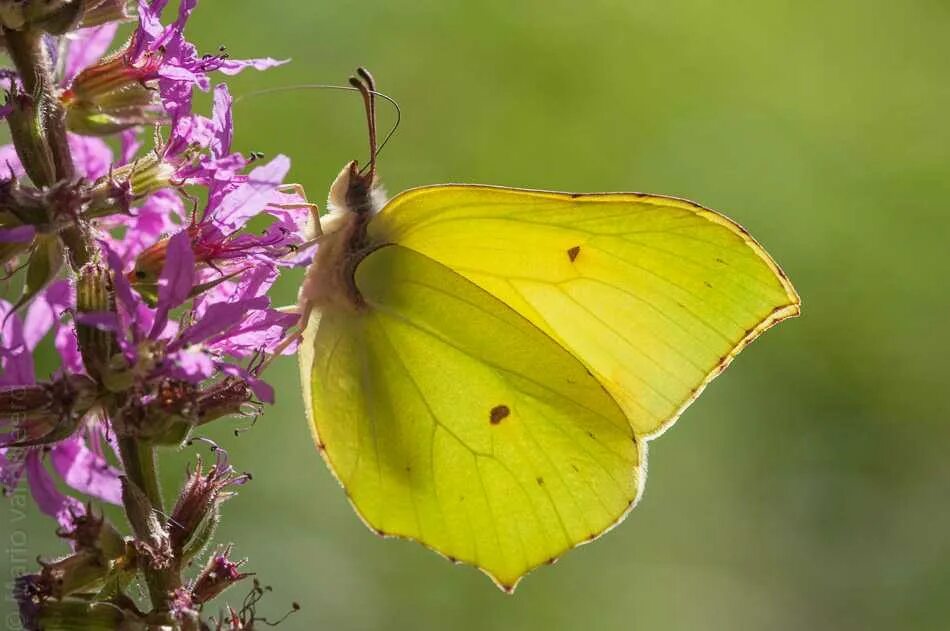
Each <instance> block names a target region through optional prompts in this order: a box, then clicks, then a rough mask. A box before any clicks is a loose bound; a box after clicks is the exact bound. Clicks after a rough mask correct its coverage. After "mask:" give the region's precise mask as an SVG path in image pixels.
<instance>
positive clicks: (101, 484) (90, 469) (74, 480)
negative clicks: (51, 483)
mask: <svg viewBox="0 0 950 631" xmlns="http://www.w3.org/2000/svg"><path fill="white" fill-rule="evenodd" d="M50 461H51V462H52V463H53V467H54V468H55V469H56V471H57V473H59V475H60V476H61V477H62V478H63V481H64V482H66V484H68V485H69V486H71V487H72V488H74V489H76V490H77V491H79V492H80V493H84V494H85V495H91V496H92V497H96V498H99V499H101V500H103V501H105V502H109V503H110V504H121V503H122V485H121V483H120V482H119V475H120V471H119V470H118V469H116V468H115V467H112V466H111V465H109V463H108V462H107V461H106V460H105V458H103V457H102V456H100V455H98V454H96V453H94V452H93V451H92V450H90V449H89V448H88V447H86V443H85V441H83V439H82V438H80V437H79V436H73V437H72V438H69V439H66V440H64V441H62V442H60V443H57V444H56V446H54V447H53V449H52V450H51V451H50Z"/></svg>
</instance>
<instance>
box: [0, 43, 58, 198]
mask: <svg viewBox="0 0 950 631" xmlns="http://www.w3.org/2000/svg"><path fill="white" fill-rule="evenodd" d="M3 35H4V39H5V40H6V44H7V50H8V51H9V53H10V58H11V59H12V60H13V64H14V65H15V66H16V69H17V72H18V73H19V75H20V80H21V81H22V82H23V89H24V90H25V91H26V93H27V94H29V95H31V96H32V97H33V98H34V99H35V101H36V109H37V111H38V112H39V116H40V128H41V134H40V141H42V142H43V143H44V144H45V145H46V146H45V147H44V149H46V150H48V151H49V153H50V155H51V156H52V159H53V165H54V167H55V175H56V179H57V180H69V179H72V177H73V176H74V175H75V169H74V167H73V159H72V155H71V154H70V151H69V144H68V142H67V140H66V113H65V111H64V110H63V105H62V103H60V101H59V98H58V97H57V95H56V85H55V83H54V82H53V72H52V68H51V64H50V59H49V55H48V54H47V52H46V46H44V45H43V34H42V33H41V32H39V31H36V30H33V29H31V28H28V27H27V28H25V29H23V30H20V31H15V30H13V29H7V28H5V29H3ZM34 183H35V184H36V185H37V186H49V185H51V184H53V182H34Z"/></svg>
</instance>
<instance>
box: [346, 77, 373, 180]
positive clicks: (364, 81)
mask: <svg viewBox="0 0 950 631" xmlns="http://www.w3.org/2000/svg"><path fill="white" fill-rule="evenodd" d="M356 75H357V76H356V77H350V85H351V86H353V87H354V88H356V89H357V90H359V92H360V95H361V96H362V97H363V105H364V107H365V108H366V125H367V127H368V129H369V163H368V164H367V165H366V166H365V167H363V169H362V170H360V173H362V172H363V171H366V170H367V169H368V173H369V177H370V179H372V178H373V177H374V176H375V175H376V155H377V154H378V153H379V148H378V147H377V144H376V82H375V81H374V80H373V75H371V74H370V73H369V70H367V69H366V68H357V69H356Z"/></svg>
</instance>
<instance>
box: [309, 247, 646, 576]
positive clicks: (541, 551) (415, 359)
mask: <svg viewBox="0 0 950 631" xmlns="http://www.w3.org/2000/svg"><path fill="white" fill-rule="evenodd" d="M356 283H357V286H358V288H359V291H360V293H361V294H362V296H363V299H364V300H365V302H366V306H365V307H364V308H362V309H360V310H359V311H358V312H342V311H337V312H335V311H332V310H331V311H329V312H326V313H324V314H323V316H322V318H321V321H320V323H319V326H318V327H315V329H316V332H315V333H313V332H311V333H310V334H309V339H307V340H306V341H305V343H304V346H305V347H306V351H305V352H304V353H303V354H302V359H301V361H302V363H303V365H302V369H303V370H302V373H303V374H304V375H305V377H304V379H305V384H304V387H305V390H307V391H308V398H309V404H310V406H309V412H310V417H311V421H312V422H313V425H314V430H315V438H316V441H317V444H318V446H319V448H320V450H321V452H322V453H323V455H324V457H325V458H326V460H327V462H328V463H329V465H330V467H331V469H332V470H333V471H334V473H335V474H336V476H337V478H338V479H339V481H340V482H341V484H342V485H343V486H344V488H345V489H346V492H347V494H348V496H349V498H350V500H351V502H352V503H353V505H354V506H355V508H356V510H357V511H358V513H359V514H360V515H361V516H362V518H363V519H364V521H365V522H366V523H367V524H368V525H369V526H370V527H371V528H373V529H375V530H376V531H377V532H379V533H380V534H384V535H396V536H401V537H408V538H411V539H415V540H418V541H420V542H421V543H423V544H425V545H426V546H428V547H430V548H433V549H435V550H437V551H439V552H441V553H442V554H444V555H445V556H447V557H449V558H450V559H452V560H457V561H461V562H465V563H470V564H472V565H476V566H478V567H479V568H481V569H482V570H484V571H485V572H486V573H488V574H489V575H490V576H491V577H492V578H493V579H494V580H495V581H496V583H498V584H499V585H500V586H501V587H503V588H506V589H513V588H514V585H515V584H516V583H517V581H518V580H519V578H520V577H521V576H523V575H524V574H525V573H526V572H528V571H529V570H531V569H532V568H534V567H536V566H538V565H540V564H542V563H545V562H547V561H551V560H553V559H554V558H556V557H557V556H558V555H560V554H561V553H563V552H564V551H565V550H568V549H570V548H572V547H574V546H576V545H578V544H579V543H582V542H585V541H587V540H590V539H593V538H594V537H596V536H597V535H599V534H601V533H602V532H604V531H605V530H606V529H607V528H609V527H610V526H612V525H613V524H615V523H616V522H618V521H619V520H620V519H621V518H622V517H623V516H624V515H625V514H626V512H627V510H629V508H630V507H631V506H632V505H633V503H634V501H635V499H636V498H637V496H638V493H639V489H640V486H641V483H642V468H641V458H643V457H645V454H641V453H640V452H639V451H638V444H637V440H636V438H635V437H634V433H633V431H632V430H631V428H630V426H629V424H628V423H627V421H626V419H625V417H624V414H623V412H622V411H621V409H620V408H619V407H618V406H617V404H616V402H615V401H614V400H613V399H612V398H611V397H610V396H609V395H608V393H607V392H606V391H605V390H604V388H603V387H602V386H601V384H600V383H599V382H598V381H597V380H596V379H594V377H593V376H591V375H590V373H589V372H588V371H587V369H586V368H585V367H584V365H583V364H582V363H581V362H579V361H578V360H577V359H576V358H575V357H573V356H572V355H571V354H570V353H568V352H567V351H566V350H564V349H563V348H561V347H560V346H559V345H558V344H557V343H556V342H555V341H554V340H552V339H551V338H550V337H548V336H547V335H546V334H544V333H543V332H542V331H540V330H539V329H538V328H537V327H535V326H534V325H532V324H531V323H530V322H529V321H528V320H527V319H525V318H523V317H522V316H520V315H518V314H517V313H516V312H515V311H513V310H512V309H510V308H509V307H507V306H506V305H505V304H503V303H502V302H501V301H499V300H498V299H497V298H494V297H493V296H491V295H490V294H488V293H487V292H485V291H483V290H482V289H480V288H478V287H477V286H476V285H474V284H473V283H471V282H470V281H468V280H466V279H465V278H463V277H462V276H460V275H458V274H457V273H455V272H453V271H451V270H450V269H448V268H446V267H445V266H443V265H441V264H439V263H436V262H434V261H432V260H431V259H429V258H427V257H425V256H423V255H421V254H418V253H416V252H413V251H411V250H408V249H406V248H403V247H399V246H387V247H383V248H381V249H379V250H377V251H375V252H373V253H372V254H370V255H369V256H367V257H366V258H365V259H364V260H363V261H362V262H361V263H360V264H359V266H358V268H357V271H356Z"/></svg>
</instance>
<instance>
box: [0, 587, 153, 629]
mask: <svg viewBox="0 0 950 631" xmlns="http://www.w3.org/2000/svg"><path fill="white" fill-rule="evenodd" d="M41 581H42V579H41V577H40V575H38V574H25V575H23V576H19V577H17V578H16V581H15V586H14V597H15V598H16V601H17V605H18V606H19V613H20V622H21V624H22V625H23V628H24V629H27V630H28V631H39V630H40V629H42V630H43V631H114V630H115V629H123V630H124V631H145V630H146V629H147V628H148V627H147V626H146V624H145V621H144V619H143V617H142V615H141V614H140V613H139V612H138V610H137V609H136V607H135V604H134V603H132V602H131V601H129V600H128V599H127V598H121V597H117V598H114V599H113V601H112V602H109V601H104V602H103V601H100V602H90V601H89V600H88V599H86V598H65V599H63V600H60V601H57V600H50V599H49V597H48V596H47V595H43V593H42V589H43V588H42V585H41Z"/></svg>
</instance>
